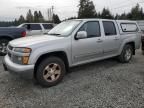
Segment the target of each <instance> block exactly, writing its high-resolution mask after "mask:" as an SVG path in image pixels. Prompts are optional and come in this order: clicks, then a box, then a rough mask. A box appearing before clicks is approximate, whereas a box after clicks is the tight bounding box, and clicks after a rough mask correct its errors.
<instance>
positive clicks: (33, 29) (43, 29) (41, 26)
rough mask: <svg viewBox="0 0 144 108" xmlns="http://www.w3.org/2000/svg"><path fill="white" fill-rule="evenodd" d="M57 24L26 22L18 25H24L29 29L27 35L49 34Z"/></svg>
mask: <svg viewBox="0 0 144 108" xmlns="http://www.w3.org/2000/svg"><path fill="white" fill-rule="evenodd" d="M54 26H55V25H54V24H53V23H24V24H21V25H19V26H18V27H24V28H26V30H27V36H34V35H43V34H47V33H48V32H49V30H51V29H52V28H53V27H54Z"/></svg>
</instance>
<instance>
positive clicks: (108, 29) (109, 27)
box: [103, 21, 117, 36]
mask: <svg viewBox="0 0 144 108" xmlns="http://www.w3.org/2000/svg"><path fill="white" fill-rule="evenodd" d="M103 27H104V31H105V35H106V36H112V35H116V34H117V33H116V27H115V25H114V23H113V22H112V21H103Z"/></svg>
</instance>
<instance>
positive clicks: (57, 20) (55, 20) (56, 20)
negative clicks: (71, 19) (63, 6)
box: [53, 14, 61, 24]
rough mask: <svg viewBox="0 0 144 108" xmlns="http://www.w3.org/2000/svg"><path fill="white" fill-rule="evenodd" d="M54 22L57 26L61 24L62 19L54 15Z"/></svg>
mask: <svg viewBox="0 0 144 108" xmlns="http://www.w3.org/2000/svg"><path fill="white" fill-rule="evenodd" d="M53 22H54V23H55V24H59V23H60V22H61V21H60V19H59V16H58V15H57V14H54V15H53Z"/></svg>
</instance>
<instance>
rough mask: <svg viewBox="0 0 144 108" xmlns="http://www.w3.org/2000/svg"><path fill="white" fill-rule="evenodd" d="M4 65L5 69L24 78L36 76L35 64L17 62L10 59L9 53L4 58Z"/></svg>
mask: <svg viewBox="0 0 144 108" xmlns="http://www.w3.org/2000/svg"><path fill="white" fill-rule="evenodd" d="M3 67H4V69H5V71H9V72H10V73H12V74H18V75H20V76H22V77H24V78H28V79H32V78H33V76H34V65H19V64H15V63H13V62H12V61H11V60H10V58H9V56H8V55H6V56H5V57H4V59H3Z"/></svg>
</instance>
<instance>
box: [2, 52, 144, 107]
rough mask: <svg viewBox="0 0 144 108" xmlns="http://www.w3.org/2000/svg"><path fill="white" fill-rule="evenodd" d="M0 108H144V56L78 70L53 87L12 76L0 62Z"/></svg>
mask: <svg viewBox="0 0 144 108" xmlns="http://www.w3.org/2000/svg"><path fill="white" fill-rule="evenodd" d="M1 59H2V57H1V58H0V60H1ZM0 108H144V56H142V55H141V52H140V51H138V52H137V54H136V56H135V57H134V58H133V60H132V61H131V63H129V64H121V63H118V62H117V61H116V60H114V59H108V60H104V61H100V62H95V63H91V64H87V65H83V66H79V67H75V68H73V69H71V72H70V73H68V74H67V75H66V77H65V78H64V80H63V82H62V83H60V84H59V85H57V86H55V87H51V88H42V87H40V86H38V85H34V84H33V83H32V81H31V80H23V79H21V78H19V77H16V76H12V75H11V74H9V73H8V72H5V71H3V68H2V64H1V61H0Z"/></svg>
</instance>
